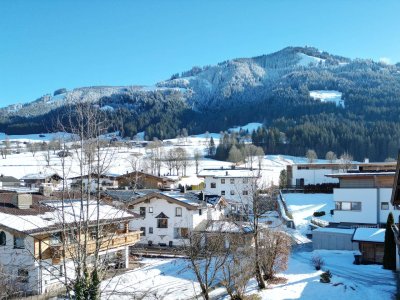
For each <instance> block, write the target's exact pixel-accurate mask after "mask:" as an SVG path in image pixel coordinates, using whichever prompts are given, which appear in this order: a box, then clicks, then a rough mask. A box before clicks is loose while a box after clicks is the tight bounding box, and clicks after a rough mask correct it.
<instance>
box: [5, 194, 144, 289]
mask: <svg viewBox="0 0 400 300" xmlns="http://www.w3.org/2000/svg"><path fill="white" fill-rule="evenodd" d="M85 209H87V211H88V212H89V213H88V215H89V219H87V218H85V217H83V218H84V219H83V220H84V221H86V220H87V221H88V224H89V226H93V228H95V226H96V223H97V222H96V221H97V217H96V216H97V215H99V220H100V223H101V229H102V231H101V233H102V235H101V237H100V238H101V239H100V240H99V239H96V237H95V236H94V235H93V234H92V235H90V237H89V241H88V243H87V250H86V251H87V253H88V254H89V255H90V254H92V253H93V251H94V249H95V246H96V242H98V241H99V242H100V246H99V247H100V253H99V254H100V259H102V260H104V261H106V262H107V264H108V265H109V266H110V267H114V266H119V267H126V266H127V264H128V262H129V261H128V258H129V246H132V245H134V244H135V243H136V242H137V241H138V240H139V238H140V232H139V231H137V230H130V229H129V226H128V224H129V222H130V221H132V220H133V219H134V218H135V217H136V216H135V215H133V214H132V213H130V212H128V211H126V210H121V209H117V208H115V207H113V206H110V205H107V204H100V205H97V202H95V201H93V202H89V203H87V205H86V204H85ZM82 216H86V214H82V211H81V202H80V201H77V200H65V201H63V202H62V201H60V200H47V201H37V199H36V198H35V196H32V195H29V194H18V193H13V194H5V193H4V194H0V265H1V267H2V272H3V273H6V274H7V276H8V277H9V278H11V279H12V281H13V282H15V285H16V288H17V289H18V290H20V291H23V292H25V293H27V294H44V293H50V292H51V291H54V290H57V289H59V288H60V285H61V284H60V282H62V278H63V277H64V276H65V275H66V276H67V277H69V278H72V277H74V274H75V271H74V270H75V268H74V267H73V266H74V261H73V258H74V257H76V255H75V253H76V251H77V247H80V242H79V240H80V239H83V238H82V236H80V235H79V234H78V230H77V227H76V226H77V225H76V224H77V222H78V221H79V220H82ZM62 224H65V225H67V229H65V230H63V226H62ZM89 230H90V227H89ZM63 253H64V254H65V255H63ZM116 263H118V265H116Z"/></svg>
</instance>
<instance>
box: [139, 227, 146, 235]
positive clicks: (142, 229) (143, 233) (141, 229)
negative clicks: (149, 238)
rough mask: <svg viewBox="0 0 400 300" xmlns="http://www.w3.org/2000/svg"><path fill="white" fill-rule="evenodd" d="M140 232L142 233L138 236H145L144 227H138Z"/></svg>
mask: <svg viewBox="0 0 400 300" xmlns="http://www.w3.org/2000/svg"><path fill="white" fill-rule="evenodd" d="M140 231H142V233H141V234H140V236H146V227H140Z"/></svg>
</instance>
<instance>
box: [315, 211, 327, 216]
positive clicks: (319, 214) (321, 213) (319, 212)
mask: <svg viewBox="0 0 400 300" xmlns="http://www.w3.org/2000/svg"><path fill="white" fill-rule="evenodd" d="M313 216H314V217H322V216H325V212H324V211H315V212H314V213H313Z"/></svg>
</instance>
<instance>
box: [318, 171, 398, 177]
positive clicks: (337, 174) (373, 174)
mask: <svg viewBox="0 0 400 300" xmlns="http://www.w3.org/2000/svg"><path fill="white" fill-rule="evenodd" d="M394 174H395V172H359V173H336V174H326V175H325V176H326V177H332V178H345V177H370V176H394Z"/></svg>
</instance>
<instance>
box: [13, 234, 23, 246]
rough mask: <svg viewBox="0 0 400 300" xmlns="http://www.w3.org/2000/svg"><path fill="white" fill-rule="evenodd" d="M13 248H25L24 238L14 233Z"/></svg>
mask: <svg viewBox="0 0 400 300" xmlns="http://www.w3.org/2000/svg"><path fill="white" fill-rule="evenodd" d="M14 248H15V249H24V248H25V240H24V238H23V237H19V236H15V235H14Z"/></svg>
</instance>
